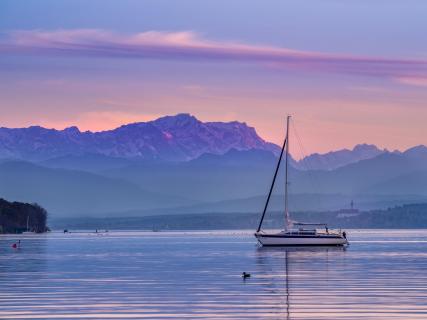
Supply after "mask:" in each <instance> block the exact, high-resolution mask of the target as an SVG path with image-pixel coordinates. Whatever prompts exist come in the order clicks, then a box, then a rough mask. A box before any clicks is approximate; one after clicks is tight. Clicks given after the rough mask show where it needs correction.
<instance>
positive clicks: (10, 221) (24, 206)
mask: <svg viewBox="0 0 427 320" xmlns="http://www.w3.org/2000/svg"><path fill="white" fill-rule="evenodd" d="M46 222H47V211H46V210H45V209H44V208H42V207H41V206H40V205H38V204H37V203H32V204H30V203H23V202H9V201H7V200H4V199H1V198H0V233H22V232H25V231H30V232H36V233H42V232H46V231H47V230H48V228H47V226H46Z"/></svg>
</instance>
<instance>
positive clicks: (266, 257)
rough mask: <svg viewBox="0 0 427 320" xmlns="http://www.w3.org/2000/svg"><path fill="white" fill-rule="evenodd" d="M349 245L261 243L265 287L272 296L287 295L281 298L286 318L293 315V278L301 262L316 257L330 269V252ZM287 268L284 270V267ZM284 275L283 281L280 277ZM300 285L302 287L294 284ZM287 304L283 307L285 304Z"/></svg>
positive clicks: (260, 263)
mask: <svg viewBox="0 0 427 320" xmlns="http://www.w3.org/2000/svg"><path fill="white" fill-rule="evenodd" d="M345 250H346V247H340V246H338V247H319V246H315V247H262V246H259V247H258V248H257V251H256V263H257V266H258V268H259V272H260V273H261V274H262V276H261V277H262V278H263V279H265V280H266V281H265V282H263V285H264V286H265V288H266V289H267V290H268V291H269V293H271V294H272V296H278V297H280V298H281V297H284V299H280V301H278V304H279V310H280V311H279V313H280V315H281V316H284V319H286V320H291V319H292V317H291V316H292V308H291V307H292V305H291V304H292V299H291V298H292V289H293V288H292V279H293V278H295V276H298V275H299V273H300V272H301V271H307V270H301V268H300V267H301V266H304V264H306V263H309V262H310V260H312V259H316V261H317V262H318V263H319V261H321V263H322V265H324V267H325V268H326V272H327V270H329V253H330V252H333V253H337V252H345ZM282 268H283V269H284V270H283V269H282ZM282 276H284V278H285V279H284V281H283V280H282V279H280V278H281V277H282ZM294 289H301V288H294ZM283 307H284V308H283Z"/></svg>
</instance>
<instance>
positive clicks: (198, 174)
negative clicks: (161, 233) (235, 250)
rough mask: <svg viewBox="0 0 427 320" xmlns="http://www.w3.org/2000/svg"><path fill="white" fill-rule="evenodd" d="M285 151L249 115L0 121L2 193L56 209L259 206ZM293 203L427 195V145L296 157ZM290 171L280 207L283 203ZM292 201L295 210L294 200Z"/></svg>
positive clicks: (277, 196)
mask: <svg viewBox="0 0 427 320" xmlns="http://www.w3.org/2000/svg"><path fill="white" fill-rule="evenodd" d="M279 151H280V148H279V147H278V146H277V145H274V144H272V143H269V142H266V141H265V140H263V139H262V138H261V137H259V136H258V134H257V133H256V131H255V129H254V128H251V127H249V126H247V125H246V124H245V123H241V122H236V121H234V122H227V123H222V122H201V121H199V120H198V119H196V118H195V117H194V116H191V115H188V114H178V115H176V116H167V117H162V118H159V119H157V120H154V121H150V122H145V123H143V122H141V123H134V124H129V125H124V126H121V127H119V128H117V129H114V130H109V131H103V132H90V131H86V132H81V131H80V130H78V129H77V128H76V127H71V128H67V129H64V130H54V129H46V128H42V127H29V128H21V129H9V128H0V197H4V198H6V199H9V200H16V201H25V202H38V203H40V204H41V205H42V206H44V207H46V208H47V209H48V211H49V212H50V213H51V215H53V216H98V217H99V216H123V215H128V216H138V215H150V214H184V213H210V212H239V211H241V212H259V211H260V210H261V209H262V206H263V204H264V201H265V195H266V192H267V191H268V188H269V185H270V183H271V179H272V174H273V170H274V167H275V165H276V163H277V155H278V152H279ZM289 174H290V182H291V184H290V192H291V194H290V202H291V209H293V210H338V209H340V208H344V207H347V206H348V205H349V203H350V201H351V200H354V201H355V202H356V205H357V206H358V207H359V208H362V209H376V208H385V207H388V206H393V205H400V204H405V203H415V202H427V147H425V146H417V147H414V148H411V149H408V150H406V151H404V152H398V151H393V152H390V151H388V150H381V149H379V148H377V147H376V146H374V145H368V144H360V145H357V146H355V147H354V148H353V149H351V150H348V149H342V150H338V151H331V152H329V153H326V154H312V155H309V156H307V157H305V158H304V159H301V160H299V161H296V160H293V159H291V168H290V172H289ZM283 180H284V177H283V170H281V171H280V173H279V177H278V183H277V185H276V187H275V189H274V196H273V201H272V207H273V208H272V209H276V210H278V209H280V208H281V207H282V206H283V196H282V194H283V189H284V188H283V187H284V183H281V182H280V181H283ZM292 206H293V207H292Z"/></svg>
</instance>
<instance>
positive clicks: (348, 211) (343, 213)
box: [337, 200, 359, 218]
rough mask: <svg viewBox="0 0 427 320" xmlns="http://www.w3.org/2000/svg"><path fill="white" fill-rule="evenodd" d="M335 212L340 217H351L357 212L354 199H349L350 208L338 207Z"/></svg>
mask: <svg viewBox="0 0 427 320" xmlns="http://www.w3.org/2000/svg"><path fill="white" fill-rule="evenodd" d="M337 213H338V215H337V217H340V218H343V217H353V216H357V215H358V214H359V209H356V208H354V201H353V200H351V202H350V208H345V209H340V210H338V211H337Z"/></svg>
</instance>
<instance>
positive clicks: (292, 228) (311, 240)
mask: <svg viewBox="0 0 427 320" xmlns="http://www.w3.org/2000/svg"><path fill="white" fill-rule="evenodd" d="M290 118H291V117H290V116H288V117H287V119H286V137H285V141H284V143H283V146H282V149H281V152H280V156H279V160H278V162H277V166H276V170H275V172H274V177H273V182H272V184H271V186H270V191H269V193H268V196H267V201H266V203H265V206H264V210H263V213H262V216H261V220H260V222H259V225H258V228H257V230H256V232H255V237H256V238H257V240H258V241H259V243H260V244H261V245H263V246H342V245H346V244H348V241H347V237H346V233H345V231H341V230H337V231H336V230H330V229H329V228H328V226H327V224H325V223H297V222H292V221H291V219H290V217H289V208H288V185H289V183H288V171H289V170H288V167H289V164H288V163H289V120H290ZM283 153H285V229H284V230H283V231H281V232H278V233H269V232H264V231H262V230H261V228H262V223H263V221H264V217H265V214H266V212H267V208H268V204H269V202H270V198H271V194H272V192H273V188H274V184H275V182H276V178H277V174H278V172H279V168H280V164H281V162H282V158H283Z"/></svg>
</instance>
